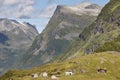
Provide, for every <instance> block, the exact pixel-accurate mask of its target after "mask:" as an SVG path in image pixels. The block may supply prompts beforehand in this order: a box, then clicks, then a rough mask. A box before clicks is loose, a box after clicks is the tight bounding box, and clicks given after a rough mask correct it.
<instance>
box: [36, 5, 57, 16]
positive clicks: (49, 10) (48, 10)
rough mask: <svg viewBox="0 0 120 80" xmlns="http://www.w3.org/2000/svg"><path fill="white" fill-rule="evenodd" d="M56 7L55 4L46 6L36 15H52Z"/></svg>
mask: <svg viewBox="0 0 120 80" xmlns="http://www.w3.org/2000/svg"><path fill="white" fill-rule="evenodd" d="M56 7H57V5H56V4H52V5H49V6H47V7H46V8H45V9H43V10H41V11H40V14H39V15H38V17H39V18H50V17H51V16H52V15H53V13H54V11H55V9H56Z"/></svg>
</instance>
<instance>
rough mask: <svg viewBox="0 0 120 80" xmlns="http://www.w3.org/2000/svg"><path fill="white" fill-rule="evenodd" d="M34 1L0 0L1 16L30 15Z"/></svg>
mask: <svg viewBox="0 0 120 80" xmlns="http://www.w3.org/2000/svg"><path fill="white" fill-rule="evenodd" d="M34 3H35V2H34V0H0V12H1V13H0V17H15V18H23V17H30V16H31V14H32V13H33V12H34Z"/></svg>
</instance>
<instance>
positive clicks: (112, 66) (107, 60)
mask: <svg viewBox="0 0 120 80" xmlns="http://www.w3.org/2000/svg"><path fill="white" fill-rule="evenodd" d="M119 66H120V53H118V52H103V53H96V54H92V55H87V56H81V57H78V58H74V59H71V60H67V61H64V62H61V63H52V64H47V65H44V66H40V67H36V68H34V69H30V70H16V71H9V72H7V73H6V74H5V75H4V76H2V77H0V79H1V80H9V79H12V80H54V79H51V78H50V77H51V75H56V76H58V77H57V78H58V80H76V79H77V80H120V67H119ZM99 69H105V70H107V71H106V73H105V72H98V70H99ZM57 71H59V73H60V74H57ZM66 71H73V72H74V74H73V75H72V76H65V72H66ZM43 72H47V73H48V77H47V78H43V77H42V75H41V74H42V73H43ZM32 74H38V77H37V78H33V77H32V76H31V75H32Z"/></svg>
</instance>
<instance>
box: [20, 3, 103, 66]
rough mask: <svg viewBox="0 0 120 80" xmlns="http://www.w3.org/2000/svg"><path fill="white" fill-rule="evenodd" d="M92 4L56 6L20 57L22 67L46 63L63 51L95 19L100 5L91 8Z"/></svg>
mask: <svg viewBox="0 0 120 80" xmlns="http://www.w3.org/2000/svg"><path fill="white" fill-rule="evenodd" d="M83 5H85V6H83ZM92 5H93V6H94V5H95V4H90V3H82V4H80V5H79V7H78V5H75V6H60V5H59V6H57V8H56V10H55V13H54V15H53V16H52V18H51V19H50V21H49V23H48V25H47V27H46V28H45V29H44V31H43V32H42V33H41V34H40V35H38V36H37V37H36V39H35V40H34V42H33V44H32V46H31V47H30V49H29V50H28V52H27V53H26V54H25V55H24V57H23V58H22V65H23V66H24V68H30V67H34V66H38V65H41V64H44V63H47V62H49V61H50V60H52V59H53V58H54V57H56V56H58V55H60V54H61V53H63V52H64V51H65V50H66V48H67V47H68V46H69V45H70V44H71V43H72V42H73V41H74V40H76V38H77V37H78V36H79V34H80V33H81V32H82V31H83V29H84V28H85V27H87V26H88V25H90V24H91V23H92V22H94V20H95V19H96V16H97V15H98V13H99V12H100V10H101V7H100V6H98V5H96V6H95V7H94V8H93V7H91V6H92ZM87 7H89V8H87ZM23 60H24V61H23Z"/></svg>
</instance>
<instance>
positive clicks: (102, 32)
mask: <svg viewBox="0 0 120 80" xmlns="http://www.w3.org/2000/svg"><path fill="white" fill-rule="evenodd" d="M80 5H82V8H81V6H80ZM80 5H76V6H75V7H72V8H71V7H69V8H68V7H66V6H63V7H64V9H66V8H67V10H64V9H61V6H58V7H57V9H56V11H55V13H54V15H53V17H52V18H51V20H50V22H49V24H48V25H47V27H46V28H45V29H44V31H43V32H42V33H41V34H40V35H38V36H37V37H36V39H35V40H34V42H33V44H32V46H31V47H30V49H29V51H27V53H28V52H29V53H28V54H27V53H26V54H24V57H23V58H22V59H25V63H26V65H25V66H24V67H25V68H28V67H34V66H36V67H34V68H33V69H29V70H10V71H8V72H7V73H6V74H4V75H3V76H2V77H0V79H1V80H9V79H13V80H14V79H15V80H32V79H33V80H51V76H52V75H54V76H55V77H56V79H59V80H76V79H78V80H120V67H119V66H120V52H119V51H120V46H119V44H120V14H119V12H120V0H110V2H109V3H108V4H107V5H105V7H104V8H103V9H102V10H101V12H100V14H99V15H98V16H97V18H95V19H96V20H95V19H94V20H93V21H91V20H90V21H91V23H89V25H88V24H84V25H86V26H85V27H84V29H82V30H81V29H80V30H78V28H77V30H78V31H79V32H77V30H75V32H77V33H79V34H78V35H77V36H72V37H69V38H68V36H67V37H65V36H66V35H68V34H69V33H64V34H60V33H59V30H58V29H61V26H59V25H60V23H61V21H64V22H65V21H66V19H68V20H67V22H69V20H70V21H71V20H72V19H74V17H73V16H76V14H77V17H76V18H75V19H74V20H73V21H72V22H69V24H70V23H71V25H72V26H74V27H73V28H71V26H70V25H69V26H68V25H67V27H66V25H65V24H64V26H63V25H62V29H63V30H61V31H62V32H64V29H65V32H67V31H68V32H69V31H70V32H74V29H75V25H78V23H75V24H74V21H75V22H77V21H76V19H78V20H81V17H83V16H85V18H86V17H87V18H88V15H89V16H90V14H88V13H87V14H86V10H83V8H84V9H86V7H87V9H91V8H92V9H96V8H97V9H98V7H95V6H96V5H95V4H94V5H89V6H88V3H87V4H80ZM86 5H87V6H86ZM75 8H80V10H81V9H82V10H83V12H82V13H79V14H78V13H77V12H76V11H78V10H76V9H75ZM68 9H69V10H68ZM99 9H101V8H99ZM70 10H74V11H75V12H73V11H70ZM61 11H62V12H64V14H63V13H61ZM87 11H89V10H87ZM90 11H91V10H90ZM93 11H94V10H93ZM95 11H96V10H95ZM79 12H80V11H79ZM60 13H61V14H62V15H61V14H60ZM65 13H67V15H65ZM68 13H69V14H70V16H69V15H68ZM73 13H75V14H74V15H73ZM57 14H58V15H57ZM71 14H72V15H71ZM81 14H82V15H81ZM78 15H79V16H80V18H79V17H78ZM59 16H61V17H59ZM68 16H69V17H68ZM71 16H72V18H71ZM64 17H65V18H64ZM92 17H93V14H92ZM94 17H95V15H94ZM61 18H62V19H61ZM85 18H82V21H83V20H84V19H85ZM59 19H60V21H59ZM90 19H91V18H90ZM84 22H85V23H87V22H86V20H85V21H84ZM80 23H82V22H80ZM73 24H74V25H73ZM50 25H51V26H50ZM80 25H81V24H79V26H80ZM82 26H83V25H82ZM68 27H69V28H68ZM51 28H52V29H51ZM79 28H81V27H79ZM82 28H83V27H82ZM54 31H56V33H55V32H54ZM58 33H59V34H58ZM0 35H1V34H0ZM56 35H57V37H56ZM1 36H5V35H1ZM3 39H4V40H7V39H8V37H4V38H3ZM56 39H57V40H58V39H60V40H63V41H64V40H68V41H69V42H70V43H69V45H67V47H66V49H64V50H63V51H61V48H60V47H59V48H58V47H57V46H56V45H58V44H59V46H60V45H61V46H62V48H65V45H66V42H61V41H60V42H61V43H60V42H59V41H58V42H57V43H56ZM46 40H47V41H46ZM41 41H43V42H42V43H41ZM44 41H46V42H44ZM68 41H67V42H68ZM4 43H5V42H4V41H3V42H2V44H4ZM53 43H56V44H55V45H53ZM43 44H44V45H45V46H43ZM46 44H47V45H46ZM50 44H51V46H50V47H48V46H49V45H50ZM48 49H49V50H48ZM57 49H58V50H57ZM59 49H60V50H59ZM44 50H45V53H44ZM53 50H54V51H53ZM47 51H48V52H47ZM56 51H59V52H60V53H59V54H56ZM51 52H52V54H51ZM43 53H44V54H43ZM46 54H47V56H46ZM39 55H40V56H39ZM51 55H52V56H54V55H55V56H54V57H52V59H50V57H51ZM55 57H56V58H55ZM42 58H43V60H42ZM46 59H49V60H48V61H45V60H46ZM51 60H52V61H51ZM44 61H45V62H44ZM49 61H51V62H50V63H47V64H44V63H46V62H49ZM25 63H24V61H23V63H22V64H25ZM37 64H44V65H42V66H37ZM44 72H47V73H48V76H47V78H44V77H43V76H42V75H41V74H42V73H44ZM66 72H72V73H73V75H67V76H66V75H65V73H66ZM33 74H37V75H38V77H36V78H34V77H33V76H32V75H33ZM52 80H53V79H52Z"/></svg>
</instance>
